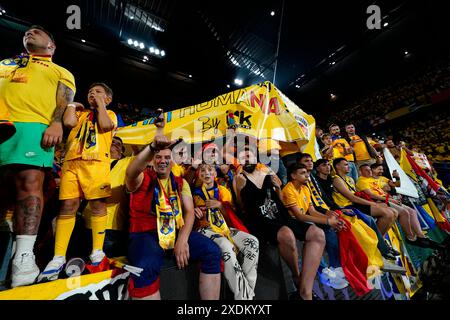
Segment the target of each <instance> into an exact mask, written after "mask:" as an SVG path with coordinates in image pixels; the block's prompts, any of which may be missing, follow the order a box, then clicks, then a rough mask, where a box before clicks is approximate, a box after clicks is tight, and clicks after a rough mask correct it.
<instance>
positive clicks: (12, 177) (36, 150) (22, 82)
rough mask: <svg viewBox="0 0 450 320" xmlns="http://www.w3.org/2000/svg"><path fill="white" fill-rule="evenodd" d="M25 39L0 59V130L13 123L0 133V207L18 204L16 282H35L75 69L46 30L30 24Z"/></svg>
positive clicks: (71, 94)
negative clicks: (60, 61)
mask: <svg viewBox="0 0 450 320" xmlns="http://www.w3.org/2000/svg"><path fill="white" fill-rule="evenodd" d="M23 45H24V47H25V49H26V51H27V53H24V54H21V55H18V56H16V57H14V58H11V59H5V60H3V61H1V62H0V125H1V127H2V129H0V130H1V131H3V130H4V129H5V124H6V125H7V128H8V129H9V130H8V132H9V134H8V139H6V141H5V137H4V136H3V135H2V134H0V171H1V172H0V180H2V181H0V186H1V189H0V194H1V197H0V198H1V199H0V202H1V203H0V210H2V211H3V210H5V209H8V208H9V207H11V206H12V207H14V206H15V209H14V220H15V221H14V222H15V223H14V225H15V227H14V231H15V233H16V252H15V255H14V258H13V261H12V273H11V279H12V284H11V286H12V287H17V286H24V285H28V284H32V283H34V281H35V280H36V278H37V276H38V275H39V268H38V266H37V265H36V263H35V256H34V253H33V248H34V244H35V242H36V236H37V232H38V229H39V224H40V221H41V216H42V209H43V206H44V199H43V184H44V176H45V171H46V170H50V169H51V168H52V166H53V158H54V147H55V146H56V145H58V144H59V143H60V142H61V140H62V136H63V124H62V116H63V113H64V111H65V109H66V106H67V105H68V104H69V103H70V102H72V100H73V96H74V94H75V79H74V77H73V75H72V74H71V73H70V72H69V71H68V70H66V69H64V68H63V67H60V66H59V65H57V64H55V63H53V61H52V57H53V55H54V53H55V49H56V45H55V41H54V39H53V36H52V35H51V34H50V33H49V32H48V31H47V30H45V29H44V28H42V27H41V26H32V27H30V28H29V29H28V30H27V31H26V32H25V34H24V37H23ZM5 114H6V120H9V121H7V122H4V121H3V120H5ZM13 126H14V128H13ZM11 133H14V134H13V135H12V136H11ZM3 178H5V180H4V181H3Z"/></svg>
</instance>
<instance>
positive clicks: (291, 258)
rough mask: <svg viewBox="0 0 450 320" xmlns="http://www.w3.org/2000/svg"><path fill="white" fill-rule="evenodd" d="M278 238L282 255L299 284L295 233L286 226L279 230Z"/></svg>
mask: <svg viewBox="0 0 450 320" xmlns="http://www.w3.org/2000/svg"><path fill="white" fill-rule="evenodd" d="M277 240H278V250H279V251H280V255H281V257H282V258H283V259H284V261H286V263H287V265H288V267H289V269H291V272H292V277H293V278H294V282H295V283H297V284H299V281H300V269H299V267H298V251H297V243H296V239H295V235H294V233H293V232H292V230H291V229H289V228H288V227H286V226H284V227H282V228H281V229H280V230H278V234H277Z"/></svg>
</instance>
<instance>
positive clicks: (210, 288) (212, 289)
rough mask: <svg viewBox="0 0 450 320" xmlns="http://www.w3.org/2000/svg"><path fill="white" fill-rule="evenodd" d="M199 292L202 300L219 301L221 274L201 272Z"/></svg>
mask: <svg viewBox="0 0 450 320" xmlns="http://www.w3.org/2000/svg"><path fill="white" fill-rule="evenodd" d="M199 291H200V299H202V300H219V298H220V273H216V274H206V273H203V272H200V278H199Z"/></svg>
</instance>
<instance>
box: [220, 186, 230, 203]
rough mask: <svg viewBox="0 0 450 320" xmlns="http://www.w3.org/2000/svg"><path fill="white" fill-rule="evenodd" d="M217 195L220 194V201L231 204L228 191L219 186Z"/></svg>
mask: <svg viewBox="0 0 450 320" xmlns="http://www.w3.org/2000/svg"><path fill="white" fill-rule="evenodd" d="M219 193H220V201H222V202H229V203H231V202H233V198H232V197H231V192H230V190H228V189H227V188H225V187H224V186H219Z"/></svg>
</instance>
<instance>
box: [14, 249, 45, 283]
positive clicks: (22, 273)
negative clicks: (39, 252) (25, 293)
mask: <svg viewBox="0 0 450 320" xmlns="http://www.w3.org/2000/svg"><path fill="white" fill-rule="evenodd" d="M11 271H12V272H11V280H12V282H11V287H12V288H15V287H20V286H26V285H29V284H33V283H34V282H35V281H36V278H37V276H38V275H39V268H38V266H37V265H36V262H35V257H34V254H33V253H32V252H25V253H22V254H21V255H20V256H18V257H14V259H13V261H12V269H11Z"/></svg>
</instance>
